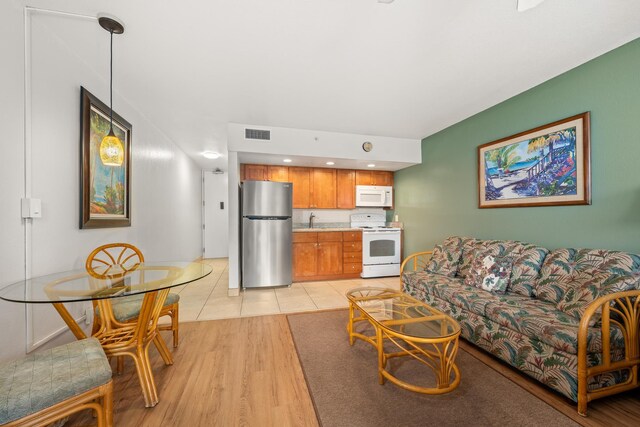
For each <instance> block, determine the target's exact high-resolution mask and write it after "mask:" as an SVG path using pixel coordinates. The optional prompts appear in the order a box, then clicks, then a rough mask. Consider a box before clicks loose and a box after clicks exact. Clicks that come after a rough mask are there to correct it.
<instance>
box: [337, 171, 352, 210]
mask: <svg viewBox="0 0 640 427" xmlns="http://www.w3.org/2000/svg"><path fill="white" fill-rule="evenodd" d="M355 207H356V171H354V170H349V169H337V170H336V208H338V209H354V208H355Z"/></svg>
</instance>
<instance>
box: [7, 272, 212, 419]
mask: <svg viewBox="0 0 640 427" xmlns="http://www.w3.org/2000/svg"><path fill="white" fill-rule="evenodd" d="M211 271H212V267H211V266H210V265H208V264H204V263H200V262H153V263H148V262H147V263H140V264H137V265H136V266H135V268H133V269H131V268H127V269H122V270H118V269H117V268H116V269H113V268H112V269H110V271H109V274H108V275H96V274H93V275H92V274H90V273H88V272H87V271H86V270H75V271H67V272H62V273H55V274H49V275H46V276H40V277H34V278H30V279H27V280H22V281H20V282H16V283H13V284H11V285H8V286H6V287H5V288H3V289H1V290H0V299H3V300H5V301H10V302H16V303H24V304H52V305H53V307H54V308H55V309H56V311H57V312H58V314H59V315H60V316H61V317H62V319H63V320H64V322H65V323H66V324H67V326H68V327H69V329H70V330H71V332H72V333H73V334H74V335H75V337H76V338H77V339H84V338H87V335H86V334H85V332H84V331H83V330H82V328H81V327H80V325H78V323H77V322H76V320H75V319H74V317H73V316H72V315H71V314H70V313H69V311H68V310H67V308H66V307H65V305H64V304H65V303H70V302H80V301H92V302H94V303H95V306H96V307H97V310H99V312H100V328H99V329H98V330H97V332H96V333H95V334H94V335H93V336H94V337H95V338H97V339H98V340H99V341H100V343H101V344H102V348H103V349H104V351H105V353H106V355H107V356H108V357H121V356H128V357H131V358H132V359H133V360H134V362H135V367H136V372H137V374H138V379H139V381H140V386H141V387H142V394H143V396H144V400H145V406H147V407H152V406H155V405H156V404H157V403H158V401H159V399H158V394H157V389H156V385H155V380H154V378H153V373H152V371H151V362H150V360H149V352H148V350H149V345H150V344H151V343H152V342H153V343H154V344H155V346H156V347H157V349H158V351H159V353H160V355H161V356H162V359H163V361H164V362H165V364H167V365H171V364H173V358H172V355H171V353H170V351H169V349H168V348H167V345H166V344H165V342H164V340H163V339H162V337H161V336H160V334H159V333H158V329H157V324H158V318H159V317H160V312H161V311H162V307H163V305H164V303H165V300H166V298H167V295H169V291H170V289H171V288H173V287H176V286H181V285H185V284H188V283H191V282H193V281H195V280H198V279H201V278H203V277H205V276H207V275H209V274H210V273H211ZM119 298H127V301H129V302H133V301H135V300H139V302H140V312H139V314H138V317H137V318H136V319H134V321H130V322H127V323H126V324H124V325H123V324H122V323H119V322H117V321H116V319H115V318H114V315H113V309H112V304H111V302H112V301H116V300H117V299H119Z"/></svg>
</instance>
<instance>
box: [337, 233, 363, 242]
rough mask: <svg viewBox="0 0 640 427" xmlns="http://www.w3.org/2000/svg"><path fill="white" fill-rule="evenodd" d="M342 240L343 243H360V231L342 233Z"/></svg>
mask: <svg viewBox="0 0 640 427" xmlns="http://www.w3.org/2000/svg"><path fill="white" fill-rule="evenodd" d="M342 240H344V241H345V242H362V231H343V232H342Z"/></svg>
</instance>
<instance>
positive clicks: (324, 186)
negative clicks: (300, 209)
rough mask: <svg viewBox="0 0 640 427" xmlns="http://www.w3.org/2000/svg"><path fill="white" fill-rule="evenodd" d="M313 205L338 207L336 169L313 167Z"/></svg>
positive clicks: (316, 206) (327, 207) (314, 206)
mask: <svg viewBox="0 0 640 427" xmlns="http://www.w3.org/2000/svg"><path fill="white" fill-rule="evenodd" d="M311 207H312V208H322V209H335V208H336V170H335V169H319V168H318V169H313V175H312V179H311Z"/></svg>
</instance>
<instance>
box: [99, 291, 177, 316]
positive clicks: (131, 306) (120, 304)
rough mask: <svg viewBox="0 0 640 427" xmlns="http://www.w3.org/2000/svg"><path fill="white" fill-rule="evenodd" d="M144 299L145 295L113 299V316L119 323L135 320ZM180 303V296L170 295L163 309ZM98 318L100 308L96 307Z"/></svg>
mask: <svg viewBox="0 0 640 427" xmlns="http://www.w3.org/2000/svg"><path fill="white" fill-rule="evenodd" d="M142 298H144V294H138V295H130V296H126V297H120V298H112V299H111V308H112V310H113V316H114V317H115V318H116V320H117V321H118V322H127V321H129V320H131V319H135V318H136V317H138V315H139V314H140V308H141V307H142ZM178 301H180V295H178V294H174V293H169V295H167V299H166V300H165V301H164V305H163V307H167V306H170V305H173V304H175V303H177V302H178ZM96 316H100V307H96Z"/></svg>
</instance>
